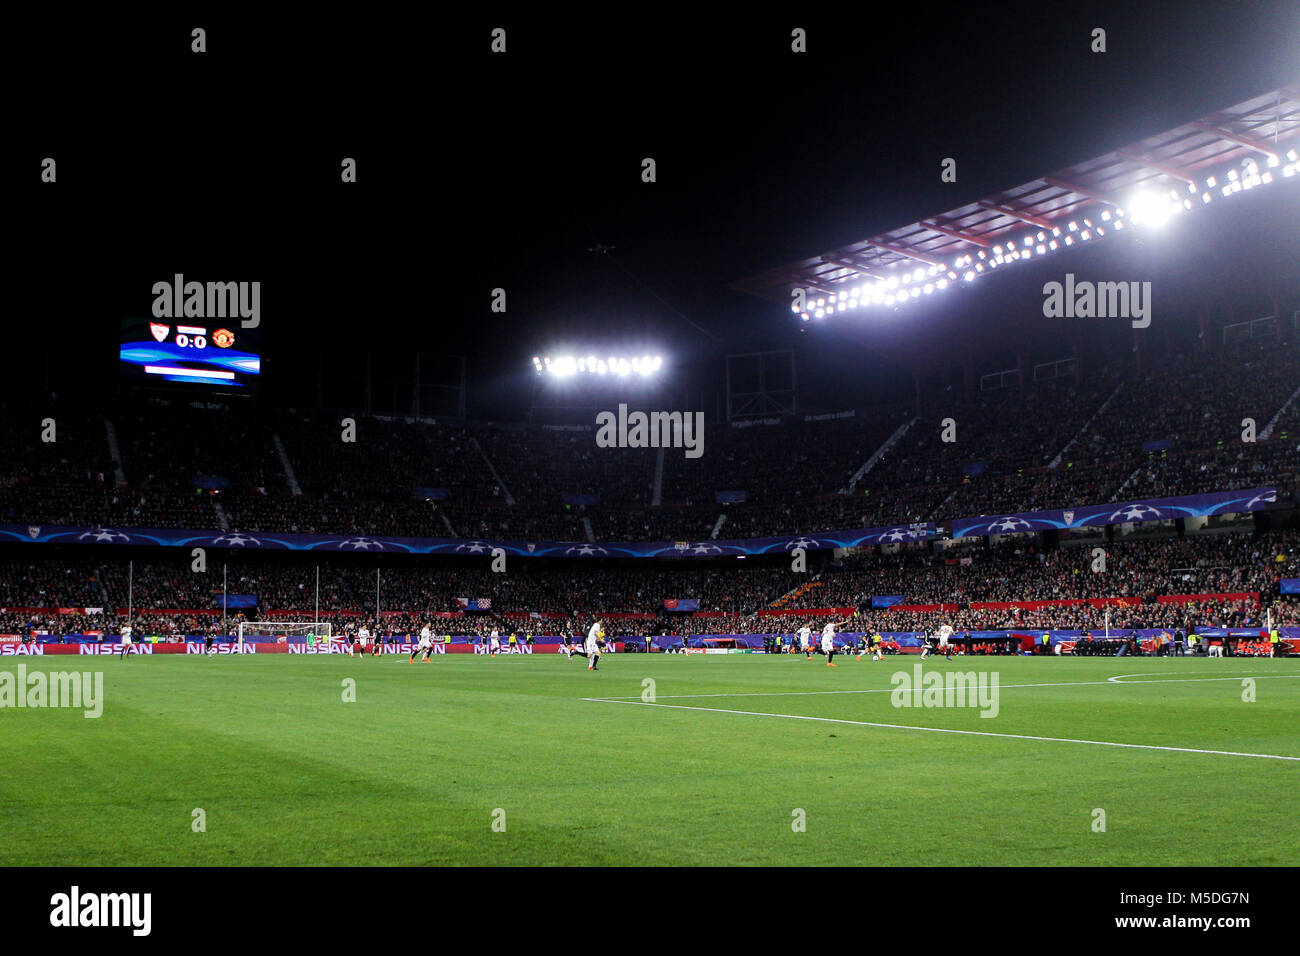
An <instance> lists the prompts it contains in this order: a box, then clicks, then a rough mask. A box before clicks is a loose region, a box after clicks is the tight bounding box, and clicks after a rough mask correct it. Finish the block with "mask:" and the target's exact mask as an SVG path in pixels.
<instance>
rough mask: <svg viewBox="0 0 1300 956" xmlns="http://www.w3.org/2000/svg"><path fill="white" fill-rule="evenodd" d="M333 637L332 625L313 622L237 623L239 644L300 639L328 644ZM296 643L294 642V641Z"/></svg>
mask: <svg viewBox="0 0 1300 956" xmlns="http://www.w3.org/2000/svg"><path fill="white" fill-rule="evenodd" d="M333 636H334V630H333V625H332V624H321V623H316V622H313V621H240V622H239V642H240V643H241V644H242V643H244V641H255V640H259V639H270V640H273V641H274V640H279V639H280V638H284V639H285V640H286V641H289V640H294V639H296V638H301V639H302V640H304V641H306V642H307V643H309V644H310V643H312V642H313V641H325V642H326V643H329V640H330V638H332V637H333ZM295 643H296V641H295Z"/></svg>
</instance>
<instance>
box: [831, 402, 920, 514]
mask: <svg viewBox="0 0 1300 956" xmlns="http://www.w3.org/2000/svg"><path fill="white" fill-rule="evenodd" d="M918 421H920V419H919V418H910V419H908V420H907V421H905V422H903V424H901V425H899V426H898V427H897V428H895V429H894V433H893V434H892V435H890V436H889V437H888V438H886V439H885V440H884V441H883V442H881V443H880V447H879V448H877V449H876V450H875V452H873V453H872V455H871V457H870V458H868V459H867V460H866V461H865V462H863V463H862V467H861V468H859V469H858V470H857V471H856V472H855V473H854V475H853V477H852V478H850V479H849V486H848V488H842V489H840V490H841V492H842V493H844V494H850V495H851V494H853V491H854V489H856V488H857V486H858V482H859V481H861V480H862V479H863V478H864V477H866V475H867V472H869V471H871V469H872V468H875V467H876V463H877V462H879V461H880V459H881V458H884V457H885V453H886V452H888V451H889V449H891V448H893V447H894V446H895V445H897V444H898V443H899V442H900V441H901V440H902V438H903V436H904V435H906V434H907V432H908V430H909V429H911V427H912V426H913V425H915V424H916V423H917V422H918Z"/></svg>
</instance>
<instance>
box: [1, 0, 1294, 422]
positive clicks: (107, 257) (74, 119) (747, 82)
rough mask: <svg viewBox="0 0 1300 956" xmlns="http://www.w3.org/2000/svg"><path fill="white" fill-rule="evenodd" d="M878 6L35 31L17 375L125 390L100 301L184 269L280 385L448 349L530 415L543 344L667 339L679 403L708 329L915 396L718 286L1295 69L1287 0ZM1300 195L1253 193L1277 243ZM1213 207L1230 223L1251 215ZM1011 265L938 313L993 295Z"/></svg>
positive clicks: (27, 83)
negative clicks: (258, 331) (223, 304)
mask: <svg viewBox="0 0 1300 956" xmlns="http://www.w3.org/2000/svg"><path fill="white" fill-rule="evenodd" d="M760 9H761V11H762V12H759V11H760ZM883 9H885V8H883V7H879V6H877V7H867V8H864V12H861V13H845V12H840V11H835V10H833V9H832V7H829V6H826V7H823V8H818V9H816V10H813V11H809V10H808V8H806V7H805V6H804V5H799V4H792V5H789V8H788V10H787V11H784V12H781V11H776V10H774V9H773V8H771V7H770V6H761V8H760V7H749V8H745V7H735V8H734V11H735V13H733V15H731V16H727V17H722V16H719V15H716V14H712V13H704V12H701V11H700V10H699V9H697V8H693V7H686V8H683V9H681V10H668V9H662V10H661V9H660V8H659V7H658V6H651V7H646V6H642V5H628V6H617V7H615V6H606V7H604V8H602V9H601V10H600V11H599V12H598V13H594V14H591V15H580V14H566V13H560V12H554V13H552V12H547V13H540V12H537V11H536V10H534V11H533V12H531V13H528V14H518V15H516V14H513V13H508V12H501V11H489V12H484V11H482V10H480V9H479V8H477V7H475V8H471V9H469V10H467V11H453V12H451V13H442V12H439V13H438V14H437V15H436V16H432V17H424V16H422V17H420V18H419V19H418V20H414V19H411V20H408V19H404V18H402V17H391V18H387V19H384V20H382V21H381V20H380V19H378V18H370V19H367V18H366V17H365V16H364V14H361V15H356V16H355V17H354V16H353V15H352V14H347V15H346V16H344V15H340V17H339V18H338V22H330V21H329V19H328V18H327V17H326V16H325V15H324V14H323V13H322V14H318V17H319V19H318V20H316V21H300V22H298V23H293V24H290V23H269V22H266V21H264V20H257V19H248V20H233V19H229V18H226V17H219V18H218V17H212V18H210V17H205V16H193V17H190V16H187V17H184V18H178V19H171V20H151V21H148V22H144V21H140V22H136V23H132V22H130V21H124V20H121V19H120V18H114V19H113V21H112V23H111V24H110V23H109V22H108V20H107V19H105V20H104V22H102V23H96V22H94V21H93V20H79V21H77V22H75V23H71V22H68V23H65V22H61V21H59V20H58V19H55V18H49V19H46V20H44V21H41V20H33V21H31V22H30V24H29V25H27V28H26V30H25V31H16V33H15V36H14V42H15V43H16V44H18V45H21V46H22V47H23V48H24V49H25V51H26V52H27V53H28V55H29V56H30V57H31V62H32V63H40V64H43V69H42V70H41V71H39V72H33V73H29V74H28V76H27V78H26V80H24V81H23V82H21V83H19V84H18V89H19V91H20V93H21V96H20V97H19V102H18V104H17V107H16V111H15V112H16V115H15V116H14V117H13V118H12V120H11V121H10V123H9V124H7V125H8V126H9V127H10V133H11V135H10V136H9V137H6V138H7V139H9V141H10V146H9V150H8V155H7V158H6V162H7V163H8V164H9V165H10V166H11V168H10V169H7V170H6V173H8V175H7V176H6V182H7V184H8V185H7V187H6V192H7V193H8V194H9V195H10V197H11V202H10V203H9V204H8V205H9V206H10V208H11V210H12V215H6V219H8V220H9V222H8V226H9V231H10V232H11V235H14V236H17V237H18V242H17V245H18V251H17V254H16V255H15V256H13V257H12V265H13V266H14V271H13V273H12V274H11V278H10V293H11V303H12V304H14V305H15V306H16V312H15V314H14V315H13V316H12V317H11V325H12V326H13V327H14V328H13V330H11V337H10V341H9V345H10V349H9V354H10V362H9V363H8V370H7V374H6V376H5V381H6V383H7V384H6V386H5V387H6V388H26V389H30V388H40V387H43V386H45V385H47V384H48V385H49V387H51V388H60V389H63V390H65V391H79V390H94V389H102V388H104V387H109V386H116V383H117V363H116V354H115V353H116V341H117V329H118V322H119V320H120V319H121V318H122V317H123V316H125V315H140V314H143V313H144V312H146V311H147V309H148V307H149V304H150V302H151V301H152V298H151V296H150V294H149V292H150V287H151V286H152V283H153V282H155V281H157V280H159V279H166V278H169V277H170V276H171V275H172V274H173V273H175V272H181V273H185V274H186V275H187V277H192V278H197V279H222V280H227V279H237V280H248V279H259V280H260V281H261V282H262V284H263V314H264V317H263V333H264V340H265V349H266V383H265V389H264V397H266V398H268V399H270V400H273V401H277V402H284V403H286V404H292V403H294V401H295V399H296V398H297V397H298V396H299V395H301V394H303V393H304V391H306V392H310V390H311V388H310V386H307V387H306V388H304V384H303V383H311V382H314V380H315V375H316V373H315V369H316V367H317V364H318V362H319V361H320V356H324V357H325V359H326V361H327V365H328V367H330V368H337V367H339V366H346V365H348V364H349V363H353V362H354V361H355V356H357V355H360V354H363V353H364V350H365V349H366V348H368V347H374V348H383V349H390V350H396V351H399V352H400V351H403V350H406V351H409V350H415V349H418V350H424V351H434V352H451V353H459V354H465V355H466V356H467V359H468V370H469V381H470V399H469V411H470V414H471V415H473V416H475V417H498V418H510V417H518V416H519V415H520V414H522V412H523V411H524V410H526V404H527V394H528V387H529V386H530V384H531V382H530V380H531V378H532V372H531V366H530V357H531V356H532V355H533V354H538V353H540V352H545V351H553V350H554V349H555V348H556V347H557V346H561V345H567V344H577V343H594V344H595V345H597V346H600V347H601V348H599V351H602V352H611V351H615V350H620V349H626V350H627V351H628V352H629V353H639V352H643V351H646V350H652V351H654V352H658V353H662V354H664V355H665V356H666V357H667V358H668V359H669V361H670V363H671V364H672V366H673V368H674V375H676V376H677V377H678V383H679V384H680V386H681V387H682V389H683V392H693V393H695V394H706V393H707V392H708V390H709V389H710V388H713V387H714V385H713V384H712V383H716V380H717V379H716V372H717V370H718V368H720V365H719V361H718V359H719V357H720V356H722V355H724V354H725V353H727V352H735V351H747V350H752V349H760V348H795V349H796V350H797V351H798V356H799V359H798V360H799V368H800V377H801V384H802V385H803V387H804V390H805V403H806V404H807V405H808V406H809V407H845V406H849V405H854V404H862V403H865V402H868V401H876V400H884V399H887V398H890V397H896V396H898V395H903V396H907V395H909V394H910V393H911V385H910V378H909V377H908V374H907V372H906V371H905V370H904V369H902V368H901V366H900V363H899V362H898V361H896V356H894V355H892V354H891V351H890V349H889V347H888V346H889V343H888V341H886V342H885V343H884V345H883V346H882V344H881V341H880V339H879V338H878V337H877V338H876V339H874V340H873V341H872V342H869V343H868V342H866V341H865V340H864V339H863V338H862V337H861V336H858V335H857V331H856V330H854V329H852V328H849V327H847V326H848V325H849V324H850V323H853V322H856V323H859V324H861V323H863V322H869V321H870V319H867V318H864V317H863V316H851V317H846V323H845V327H843V328H836V327H833V326H829V325H825V326H821V327H819V328H818V329H815V330H812V331H811V332H810V333H809V334H801V333H800V332H799V330H798V328H797V324H796V322H795V320H794V319H793V317H792V316H791V314H790V313H789V311H788V310H787V309H784V308H782V307H780V306H777V305H775V304H773V303H769V302H765V301H763V300H760V299H757V298H754V297H752V296H748V295H745V294H742V293H740V292H737V291H734V290H733V289H731V288H730V283H732V282H734V281H736V280H738V279H741V278H744V277H746V276H749V275H752V274H754V273H757V272H760V271H763V270H765V269H769V268H772V267H774V266H777V265H781V264H783V263H786V262H789V261H792V260H796V259H799V258H802V257H805V256H809V255H813V254H816V253H819V252H823V251H826V250H828V249H830V248H832V247H834V246H837V245H840V244H843V243H847V242H850V241H853V240H855V239H860V238H862V237H865V236H867V235H870V234H873V233H875V232H878V231H882V230H884V229H889V228H893V227H896V226H899V225H902V224H904V223H907V222H911V221H914V220H916V219H918V218H920V217H923V216H927V215H931V214H935V213H938V212H942V211H943V210H946V209H949V208H952V207H954V206H957V205H959V204H961V203H964V202H968V201H971V200H973V199H976V198H979V197H980V196H982V195H984V194H986V193H990V192H993V191H996V190H999V189H1003V188H1006V187H1009V186H1013V185H1016V184H1018V183H1021V182H1024V181H1027V180H1030V179H1032V178H1034V177H1036V176H1038V175H1041V174H1042V173H1044V172H1046V171H1049V170H1052V169H1056V168H1059V167H1062V166H1066V165H1069V164H1071V163H1074V162H1078V161H1080V160H1084V159H1087V158H1089V157H1092V156H1094V155H1097V154H1099V153H1102V152H1105V151H1107V150H1109V149H1113V148H1115V147H1117V146H1120V145H1123V144H1125V143H1127V142H1130V141H1132V140H1135V139H1139V138H1141V137H1143V136H1147V135H1150V134H1153V133H1157V132H1160V131H1163V130H1165V129H1169V128H1171V127H1174V126H1176V125H1179V124H1180V123H1183V122H1186V121H1188V120H1191V119H1193V118H1196V117H1198V116H1200V115H1203V114H1206V113H1209V112H1212V111H1214V110H1216V109H1220V108H1222V107H1225V106H1229V105H1232V104H1234V103H1237V102H1239V101H1241V100H1245V99H1248V98H1250V97H1252V96H1255V95H1257V94H1259V93H1262V92H1265V91H1267V90H1270V89H1273V88H1276V87H1278V86H1282V85H1286V84H1288V83H1291V84H1294V83H1296V82H1297V81H1298V80H1300V5H1297V4H1296V3H1295V2H1289V3H1282V2H1279V3H1252V2H1241V3H1222V4H1219V3H1200V4H1191V3H1138V4H1131V3H1125V4H1114V5H1106V4H1056V3H1034V4H1017V3H999V4H990V5H988V6H987V7H985V8H984V9H975V10H972V9H970V8H969V7H964V8H961V9H957V8H954V9H952V10H948V9H946V8H944V7H943V6H941V5H938V6H936V5H929V4H927V5H914V6H903V7H892V8H889V9H891V10H893V11H896V12H895V13H893V14H892V15H889V16H886V15H885V14H883V13H881V12H879V11H881V10H883ZM195 25H200V26H205V27H206V28H207V29H208V33H209V37H208V46H209V52H207V53H206V54H203V55H194V54H192V53H190V51H189V43H190V39H189V31H190V29H191V28H192V27H193V26H195ZM496 26H502V27H504V28H505V29H506V30H507V45H508V52H507V54H506V55H504V56H499V55H493V54H492V53H491V52H490V50H489V42H490V37H489V33H490V31H491V29H492V28H493V27H496ZM796 26H798V27H803V28H805V29H806V30H807V31H808V48H809V52H808V53H806V54H803V55H796V54H793V53H791V52H790V49H789V48H790V31H791V29H792V28H793V27H796ZM1097 26H1100V27H1103V28H1105V29H1106V30H1107V42H1108V51H1107V52H1106V53H1104V54H1094V53H1092V52H1091V51H1090V49H1089V45H1090V32H1091V30H1092V28H1093V27H1097ZM47 155H52V156H55V157H56V159H57V161H58V163H59V167H58V172H59V182H58V183H57V184H56V185H54V186H50V185H47V184H41V183H39V182H38V181H37V173H36V170H38V168H39V163H40V159H41V158H42V157H44V156H47ZM343 156H351V157H354V158H356V159H357V161H358V183H357V184H356V185H355V186H350V185H349V186H345V185H343V184H341V183H340V182H339V181H338V180H339V177H338V170H339V161H340V159H341V158H342V157H343ZM647 156H650V157H653V158H654V159H655V160H656V162H657V166H658V182H656V183H654V184H645V183H642V182H641V180H640V163H641V160H642V158H644V157H647ZM946 156H954V157H956V158H957V159H958V163H959V167H958V168H959V178H958V182H957V183H956V184H944V183H941V182H940V181H939V175H938V168H939V161H940V159H942V158H943V157H946ZM1290 192H1291V204H1290V207H1289V208H1283V209H1282V210H1272V211H1270V213H1269V216H1264V217H1262V218H1264V219H1268V221H1267V222H1265V223H1264V224H1263V226H1264V229H1265V231H1266V232H1268V231H1269V230H1281V234H1282V235H1283V237H1284V240H1283V241H1284V242H1285V237H1286V235H1288V234H1290V235H1292V236H1293V235H1294V232H1295V230H1294V222H1295V218H1290V220H1289V222H1290V225H1289V226H1288V217H1290V215H1291V213H1293V212H1294V211H1295V203H1294V193H1295V189H1294V188H1291V190H1290ZM1252 215H1253V214H1252ZM1269 217H1271V218H1269ZM1248 218H1249V217H1248ZM1256 218H1260V217H1256ZM1219 228H1222V229H1224V230H1226V235H1225V236H1224V237H1223V238H1224V240H1225V241H1226V242H1227V244H1229V245H1234V246H1235V245H1237V243H1236V242H1235V236H1236V235H1237V233H1236V232H1234V230H1236V231H1249V229H1250V224H1249V222H1243V221H1232V222H1229V223H1226V224H1224V225H1223V226H1221V227H1219ZM1267 243H1268V247H1269V248H1270V249H1273V250H1274V251H1276V247H1277V233H1276V232H1273V233H1271V234H1270V238H1269V239H1268V241H1267ZM596 247H607V250H608V251H592V250H593V249H595V248H596ZM1243 254H1244V255H1248V256H1250V257H1251V258H1257V257H1256V256H1255V253H1253V252H1252V251H1251V250H1250V249H1249V248H1248V243H1247V248H1246V249H1245V251H1244V252H1243ZM1286 258H1287V250H1286V248H1285V246H1284V247H1283V250H1282V253H1281V255H1280V261H1282V262H1284V263H1285V260H1286ZM1292 262H1294V259H1292ZM1057 271H1060V269H1059V268H1058V270H1057ZM997 281H998V280H997V279H990V280H986V281H985V283H981V285H983V286H984V289H983V290H982V293H981V294H982V295H983V296H985V297H986V298H985V300H983V301H982V302H980V303H978V304H975V305H974V306H973V307H972V303H971V301H970V300H960V301H959V300H958V299H957V298H956V297H953V298H951V299H950V300H949V301H948V302H946V303H944V304H943V305H942V306H936V311H935V313H934V314H932V315H930V316H929V317H928V318H927V321H932V322H934V323H937V324H935V325H933V326H932V327H931V330H932V331H933V330H934V329H941V328H944V326H943V324H942V323H944V322H959V321H960V320H961V319H962V316H960V315H958V314H957V313H960V312H963V311H969V312H972V313H981V314H983V313H987V312H989V311H991V310H992V311H996V308H997V305H998V302H997V296H999V295H1011V294H1013V293H1012V290H1011V287H1010V285H1008V286H1007V287H1004V288H1001V289H999V287H997V286H996V284H995V283H996V282H997ZM1039 281H1040V282H1041V280H1039ZM495 287H503V288H505V289H506V290H507V295H508V311H507V313H505V314H504V315H502V314H494V313H492V312H491V311H490V310H489V307H488V306H489V296H490V292H491V290H492V289H493V288H495ZM1026 301H1028V300H1026ZM864 315H865V314H864ZM966 319H967V320H969V321H972V322H973V321H975V320H974V319H973V318H971V316H969V315H968V316H966ZM980 321H985V320H984V319H980ZM971 334H972V335H974V336H976V337H978V335H979V334H981V333H980V331H979V329H975V330H974V331H973V332H972V333H971ZM988 334H989V337H990V340H991V346H996V342H994V341H992V340H994V339H996V337H997V334H998V333H997V332H996V331H995V330H990V332H989V333H988ZM898 335H899V336H900V337H904V336H907V335H908V333H907V332H906V331H905V330H901V329H900V331H899V332H898ZM900 344H901V343H900ZM1036 347H1038V348H1041V349H1042V350H1043V351H1044V352H1045V354H1047V355H1048V357H1057V356H1054V355H1051V354H1050V353H1051V350H1052V348H1053V345H1052V344H1051V343H1050V342H1043V343H1040V345H1039V346H1036ZM936 348H937V347H936ZM994 351H996V349H994ZM952 358H953V357H952V356H951V355H946V354H942V352H941V351H940V352H936V354H935V358H934V362H935V365H936V366H944V365H945V363H947V362H949V361H951V360H952ZM988 360H989V361H990V362H994V363H996V361H998V360H999V357H998V356H997V355H995V354H991V355H990V356H989V359H988ZM706 400H711V399H706ZM710 407H711V406H710Z"/></svg>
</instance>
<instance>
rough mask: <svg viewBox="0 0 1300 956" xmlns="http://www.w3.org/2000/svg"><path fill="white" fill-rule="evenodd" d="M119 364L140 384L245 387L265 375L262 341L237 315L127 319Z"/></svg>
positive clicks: (123, 372) (249, 386) (123, 328)
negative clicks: (226, 317)
mask: <svg viewBox="0 0 1300 956" xmlns="http://www.w3.org/2000/svg"><path fill="white" fill-rule="evenodd" d="M118 364H119V367H120V369H121V373H122V377H123V378H125V379H128V380H131V381H133V382H136V383H139V384H145V383H164V382H168V383H177V384H180V385H198V386H202V387H206V388H237V389H245V388H251V387H253V386H255V385H256V384H257V381H258V377H259V375H260V374H261V371H262V356H261V343H260V341H259V340H258V336H257V330H255V329H245V328H243V327H242V326H241V325H240V323H239V319H237V318H236V319H230V320H222V323H213V322H209V321H204V320H194V319H181V320H173V319H125V320H123V322H122V339H121V345H120V347H119V349H118Z"/></svg>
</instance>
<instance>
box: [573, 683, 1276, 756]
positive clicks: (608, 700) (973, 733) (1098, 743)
mask: <svg viewBox="0 0 1300 956" xmlns="http://www.w3.org/2000/svg"><path fill="white" fill-rule="evenodd" d="M582 700H584V701H589V702H591V703H599V704H633V705H639V706H642V707H666V708H669V709H672V710H699V711H704V712H705V713H710V714H738V715H740V716H742V717H776V718H781V719H784V720H811V721H816V722H818V723H827V724H849V725H852V726H854V727H883V728H886V729H889V730H918V731H924V732H926V733H932V734H961V735H964V736H968V737H1003V738H1006V739H1009V740H1041V741H1046V742H1049V743H1059V744H1086V745H1088V746H1092V747H1122V748H1125V749H1129V750H1164V751H1170V752H1173V753H1187V754H1210V755H1213V756H1219V757H1256V758H1258V759H1261V760H1291V761H1296V762H1300V757H1288V756H1285V755H1283V754H1257V753H1245V752H1242V751H1236V750H1203V749H1200V748H1197V747H1166V746H1162V745H1160V744H1127V743H1121V742H1119V741H1114V740H1084V739H1082V738H1076V737H1039V736H1034V735H1032V734H1002V733H996V732H994V731H991V730H953V729H950V728H947V727H919V726H916V725H914V724H885V723H877V722H875V721H870V720H847V719H845V718H843V717H810V716H808V715H807V714H769V713H764V712H762V711H756V710H727V709H724V708H721V707H692V706H690V705H689V704H660V703H657V702H655V703H652V702H650V701H640V700H619V699H615V698H612V697H583V698H582Z"/></svg>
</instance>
